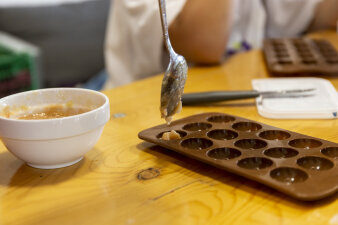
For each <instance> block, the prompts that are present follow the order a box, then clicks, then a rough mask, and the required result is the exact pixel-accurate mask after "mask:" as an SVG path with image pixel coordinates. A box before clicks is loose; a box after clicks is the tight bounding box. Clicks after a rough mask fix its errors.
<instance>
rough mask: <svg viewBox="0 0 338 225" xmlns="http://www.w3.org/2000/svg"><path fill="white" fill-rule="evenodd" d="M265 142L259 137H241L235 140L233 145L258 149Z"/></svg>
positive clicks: (264, 144)
mask: <svg viewBox="0 0 338 225" xmlns="http://www.w3.org/2000/svg"><path fill="white" fill-rule="evenodd" d="M266 145H267V143H266V142H265V141H262V140H259V139H242V140H238V141H236V142H235V146H236V147H238V148H243V149H260V148H264V147H266Z"/></svg>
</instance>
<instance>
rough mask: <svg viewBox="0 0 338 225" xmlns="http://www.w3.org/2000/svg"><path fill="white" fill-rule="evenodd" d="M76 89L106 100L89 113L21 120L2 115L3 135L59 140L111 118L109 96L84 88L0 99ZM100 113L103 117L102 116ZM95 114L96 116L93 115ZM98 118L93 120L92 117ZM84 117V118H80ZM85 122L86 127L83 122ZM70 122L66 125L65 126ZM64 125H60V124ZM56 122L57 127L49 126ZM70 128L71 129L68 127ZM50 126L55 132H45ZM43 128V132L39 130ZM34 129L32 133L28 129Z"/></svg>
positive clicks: (3, 99)
mask: <svg viewBox="0 0 338 225" xmlns="http://www.w3.org/2000/svg"><path fill="white" fill-rule="evenodd" d="M62 90H66V91H77V92H86V93H90V94H95V95H99V96H100V97H102V98H103V99H104V103H103V104H102V105H100V106H98V107H97V108H94V109H92V110H90V111H88V112H84V113H81V114H77V115H72V116H67V117H61V118H52V119H38V120H19V119H15V118H6V117H2V116H0V137H4V138H10V139H20V140H46V139H59V138H64V137H70V136H76V135H79V134H82V133H86V132H88V131H90V130H92V129H95V128H97V127H99V126H102V125H103V124H105V123H106V122H108V121H109V119H110V111H109V110H110V109H109V99H108V97H107V96H106V95H105V94H103V93H101V92H98V91H94V90H90V89H85V88H71V87H69V88H67V87H65V88H63V87H62V88H61V87H60V88H44V89H37V90H31V91H25V92H20V93H16V94H13V95H9V96H6V97H4V98H1V99H0V104H1V103H3V102H5V101H6V100H8V99H9V98H14V97H17V96H19V95H25V94H33V93H34V92H40V93H41V92H48V91H62ZM100 116H101V117H100ZM90 117H93V118H90ZM97 117H100V118H99V119H98V120H96V121H95V122H93V120H91V119H97ZM80 120H82V121H80ZM84 121H86V126H84V125H83V123H82V124H81V122H84ZM65 123H67V124H66V125H64V124H65ZM61 124H62V126H64V127H63V128H61V127H60V126H61ZM51 125H54V127H50V126H51ZM67 128H69V129H67ZM50 129H54V132H45V131H49V130H50ZM36 130H40V132H36ZM28 131H31V132H28Z"/></svg>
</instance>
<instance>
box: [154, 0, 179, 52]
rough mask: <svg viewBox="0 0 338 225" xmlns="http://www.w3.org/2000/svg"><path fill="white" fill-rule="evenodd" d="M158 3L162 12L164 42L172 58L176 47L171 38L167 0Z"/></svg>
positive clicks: (160, 0) (159, 0)
mask: <svg viewBox="0 0 338 225" xmlns="http://www.w3.org/2000/svg"><path fill="white" fill-rule="evenodd" d="M158 4H159V8H160V14H161V23H162V31H163V39H164V43H165V46H166V47H167V50H168V52H169V54H170V57H171V58H172V57H174V56H175V55H176V53H175V51H174V49H173V48H172V46H171V43H170V40H169V32H168V24H167V13H166V6H165V0H158Z"/></svg>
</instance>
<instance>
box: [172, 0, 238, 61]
mask: <svg viewBox="0 0 338 225" xmlns="http://www.w3.org/2000/svg"><path fill="white" fill-rule="evenodd" d="M231 3H232V1H231V0H208V1H206V0H187V2H186V4H185V6H184V7H183V9H182V11H181V12H180V14H179V15H178V16H177V17H176V19H175V20H174V21H173V23H172V24H171V25H170V26H169V35H170V39H171V41H172V45H173V48H174V49H175V51H177V52H178V53H179V54H181V55H183V56H184V57H185V58H186V59H187V61H188V62H192V63H197V64H215V63H220V62H221V60H222V59H223V56H224V52H225V48H226V43H227V41H228V35H229V32H230V31H229V30H230V25H231V21H230V19H231V15H230V13H231V6H232V5H231Z"/></svg>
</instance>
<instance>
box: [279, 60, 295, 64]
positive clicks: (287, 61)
mask: <svg viewBox="0 0 338 225" xmlns="http://www.w3.org/2000/svg"><path fill="white" fill-rule="evenodd" d="M277 63H278V64H282V65H288V64H292V62H291V61H290V60H278V61H277Z"/></svg>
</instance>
